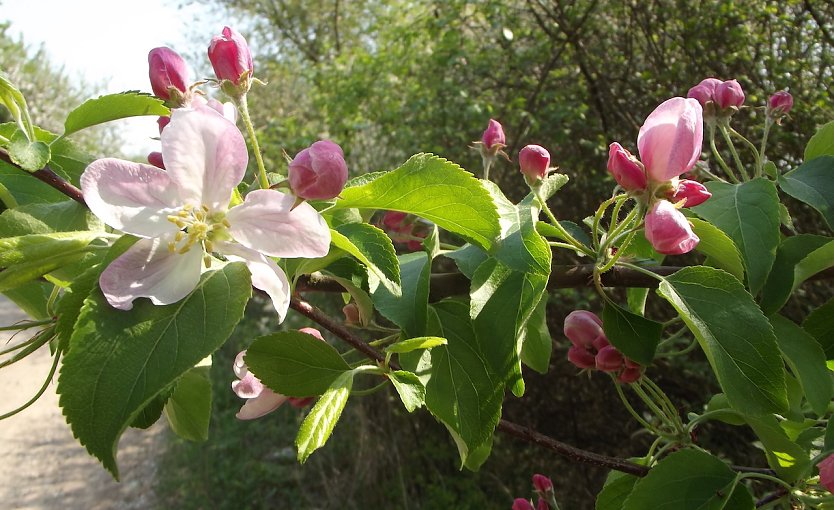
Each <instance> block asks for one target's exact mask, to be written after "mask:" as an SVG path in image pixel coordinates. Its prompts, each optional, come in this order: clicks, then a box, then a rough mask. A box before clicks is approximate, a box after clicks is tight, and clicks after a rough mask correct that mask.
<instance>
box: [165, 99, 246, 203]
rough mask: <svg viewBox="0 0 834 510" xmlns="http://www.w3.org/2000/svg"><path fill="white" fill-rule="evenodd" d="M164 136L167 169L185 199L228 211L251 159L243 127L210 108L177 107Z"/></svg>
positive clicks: (187, 201)
mask: <svg viewBox="0 0 834 510" xmlns="http://www.w3.org/2000/svg"><path fill="white" fill-rule="evenodd" d="M161 139H162V159H163V160H164V161H165V168H166V169H167V170H168V173H169V174H170V175H171V179H172V180H173V181H174V182H175V183H177V185H178V186H179V190H180V194H181V196H182V198H183V200H184V201H185V202H186V203H190V204H192V205H195V206H200V205H206V206H208V207H209V209H211V210H212V211H219V210H225V209H226V207H227V206H228V204H229V199H230V198H231V196H232V188H234V187H235V186H237V185H238V184H239V183H240V181H241V179H243V174H244V172H246V164H247V163H248V161H249V156H248V155H247V153H246V143H245V142H244V141H243V135H242V134H241V133H240V130H238V128H237V127H236V126H235V125H234V124H233V123H232V122H230V121H229V120H228V119H225V118H223V116H222V115H220V114H219V113H217V112H215V111H214V110H212V109H210V108H198V109H196V110H189V109H177V110H174V112H173V113H172V114H171V123H170V124H168V126H167V127H166V128H165V130H164V131H162V135H161Z"/></svg>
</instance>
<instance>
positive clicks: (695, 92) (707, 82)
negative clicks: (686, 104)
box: [686, 78, 722, 106]
mask: <svg viewBox="0 0 834 510" xmlns="http://www.w3.org/2000/svg"><path fill="white" fill-rule="evenodd" d="M721 83H722V82H721V80H719V79H718V78H705V79H703V80H701V83H699V84H697V85H695V86H694V87H692V88H691V89H689V92H688V93H687V94H686V97H691V98H693V99H696V100H698V102H699V103H701V106H706V105H707V103H709V102H710V101H715V87H717V86H718V85H720V84H721Z"/></svg>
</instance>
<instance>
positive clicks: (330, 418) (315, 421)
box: [295, 370, 353, 464]
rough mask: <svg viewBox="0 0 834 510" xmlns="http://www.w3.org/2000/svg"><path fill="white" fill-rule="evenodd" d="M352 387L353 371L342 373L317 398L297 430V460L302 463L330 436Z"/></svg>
mask: <svg viewBox="0 0 834 510" xmlns="http://www.w3.org/2000/svg"><path fill="white" fill-rule="evenodd" d="M352 387H353V371H352V370H351V371H348V372H344V373H342V374H341V375H340V376H339V377H337V378H336V380H334V381H333V384H331V385H330V387H329V388H327V390H326V391H325V392H324V394H323V395H322V396H321V398H319V400H318V402H316V405H314V406H313V408H312V409H311V410H310V414H308V415H307V417H306V418H304V421H303V422H302V423H301V428H300V429H299V430H298V436H296V438H295V446H296V447H298V461H299V462H301V463H302V464H303V463H304V462H305V461H306V460H307V458H308V457H309V456H310V455H311V454H312V453H313V452H314V451H316V450H318V449H319V448H321V447H322V446H324V443H326V442H327V440H328V439H329V438H330V434H331V433H333V427H335V426H336V422H337V421H339V417H340V416H341V415H342V410H343V409H344V408H345V404H346V403H347V400H348V397H349V396H350V390H351V388H352Z"/></svg>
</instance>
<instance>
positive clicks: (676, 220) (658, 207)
mask: <svg viewBox="0 0 834 510" xmlns="http://www.w3.org/2000/svg"><path fill="white" fill-rule="evenodd" d="M646 239H648V240H649V242H650V243H652V246H653V247H654V249H655V251H657V252H658V253H662V254H664V255H680V254H682V253H689V252H690V251H692V249H693V248H695V246H697V245H698V242H699V241H700V239H699V238H698V236H696V235H695V233H694V232H692V227H691V226H690V224H689V221H688V220H687V219H686V216H684V215H683V213H682V212H680V211H679V210H677V209H676V208H675V206H674V205H672V204H671V203H670V202H668V201H666V200H660V201H658V202H657V203H655V204H654V206H653V207H652V209H651V210H650V211H649V213H648V214H646Z"/></svg>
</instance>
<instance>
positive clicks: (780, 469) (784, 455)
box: [747, 415, 811, 482]
mask: <svg viewBox="0 0 834 510" xmlns="http://www.w3.org/2000/svg"><path fill="white" fill-rule="evenodd" d="M747 424H748V425H750V427H751V428H752V429H753V432H755V433H756V435H757V436H758V437H759V440H760V441H761V442H762V445H763V446H764V448H765V454H766V456H767V463H768V464H769V465H770V467H771V468H772V469H773V470H774V471H776V473H777V474H778V475H779V478H781V479H783V480H785V481H787V482H795V481H797V480H799V479H801V478H804V477H805V476H807V474H808V470H809V468H810V467H811V461H810V459H809V454H808V452H807V451H805V450H804V449H803V448H802V447H801V446H799V445H798V444H796V443H794V442H793V441H791V440H790V439H788V436H787V435H785V431H784V430H782V427H780V426H779V422H777V421H776V418H774V417H773V416H772V415H762V416H757V417H755V418H753V417H749V416H748V417H747Z"/></svg>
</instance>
